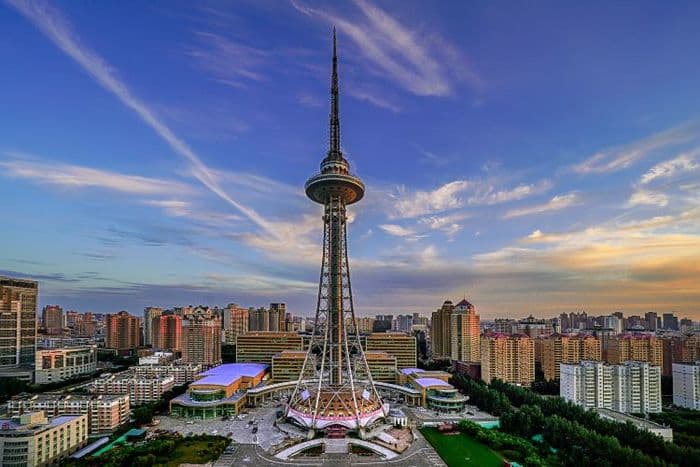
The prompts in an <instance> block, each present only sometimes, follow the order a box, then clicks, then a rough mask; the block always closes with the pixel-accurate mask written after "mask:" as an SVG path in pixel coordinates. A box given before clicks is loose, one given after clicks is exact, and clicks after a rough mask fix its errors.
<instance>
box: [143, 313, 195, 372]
mask: <svg viewBox="0 0 700 467" xmlns="http://www.w3.org/2000/svg"><path fill="white" fill-rule="evenodd" d="M150 331H151V333H152V336H151V338H152V342H151V344H152V346H153V348H154V349H157V350H169V351H172V352H181V351H182V347H183V344H182V316H178V315H173V314H165V315H159V316H156V317H155V318H153V320H152V321H151V329H150ZM197 363H198V362H197Z"/></svg>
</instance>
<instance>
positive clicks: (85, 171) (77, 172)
mask: <svg viewBox="0 0 700 467" xmlns="http://www.w3.org/2000/svg"><path fill="white" fill-rule="evenodd" d="M6 154H7V155H10V156H12V157H25V156H24V155H22V154H18V153H6ZM0 167H2V168H4V169H5V170H4V171H3V172H2V175H4V176H7V177H15V178H25V179H30V180H33V181H35V182H39V183H46V184H50V185H55V186H60V187H63V188H101V189H104V190H110V191H118V192H122V193H129V194H134V195H178V194H179V195H182V194H186V193H191V192H192V188H191V187H189V186H188V185H186V184H183V183H178V182H173V181H169V180H162V179H158V178H149V177H141V176H138V175H125V174H120V173H117V172H111V171H108V170H99V169H93V168H90V167H82V166H78V165H67V164H57V163H51V162H39V161H30V160H26V159H13V160H5V161H0Z"/></svg>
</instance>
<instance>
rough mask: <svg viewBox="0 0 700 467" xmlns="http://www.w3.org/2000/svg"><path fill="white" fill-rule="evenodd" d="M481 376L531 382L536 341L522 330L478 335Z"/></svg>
mask: <svg viewBox="0 0 700 467" xmlns="http://www.w3.org/2000/svg"><path fill="white" fill-rule="evenodd" d="M481 379H482V380H483V381H484V382H485V383H490V382H491V380H493V379H500V380H502V381H505V382H507V383H511V384H518V385H522V386H530V384H532V382H533V381H534V380H535V345H534V342H533V340H532V339H531V338H530V337H528V336H527V335H525V334H485V335H484V336H482V337H481Z"/></svg>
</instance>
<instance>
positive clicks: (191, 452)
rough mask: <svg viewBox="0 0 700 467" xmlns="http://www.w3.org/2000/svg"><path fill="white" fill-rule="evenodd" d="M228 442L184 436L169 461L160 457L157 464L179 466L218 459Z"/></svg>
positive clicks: (169, 466)
mask: <svg viewBox="0 0 700 467" xmlns="http://www.w3.org/2000/svg"><path fill="white" fill-rule="evenodd" d="M224 447H226V443H225V442H223V443H215V442H214V443H213V442H212V441H202V440H198V439H188V438H184V439H183V440H182V441H180V442H179V443H178V445H177V447H176V448H175V449H174V450H173V451H172V452H171V453H170V454H169V455H168V456H167V461H165V462H163V460H162V459H158V462H157V464H156V465H158V466H163V467H178V466H179V465H180V464H206V463H207V462H209V461H212V460H216V459H218V458H219V456H220V455H221V451H223V448H224Z"/></svg>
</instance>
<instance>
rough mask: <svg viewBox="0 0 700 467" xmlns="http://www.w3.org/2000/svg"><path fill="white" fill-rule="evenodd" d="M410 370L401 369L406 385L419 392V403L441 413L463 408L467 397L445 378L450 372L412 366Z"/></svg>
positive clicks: (447, 377)
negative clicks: (426, 369)
mask: <svg viewBox="0 0 700 467" xmlns="http://www.w3.org/2000/svg"><path fill="white" fill-rule="evenodd" d="M411 370H414V371H410V372H405V371H404V370H401V373H402V374H403V375H404V376H405V377H406V381H407V385H409V386H412V387H413V388H415V389H417V390H418V391H419V392H420V394H421V405H422V406H423V407H427V408H428V409H430V410H434V411H436V412H442V413H459V412H462V411H463V410H464V405H465V404H466V402H467V398H466V397H465V396H464V395H462V394H461V393H460V392H459V391H458V390H457V388H455V387H454V386H452V385H451V384H450V383H448V382H447V380H448V379H449V378H450V374H449V373H446V372H444V371H422V370H418V369H416V368H412V369H411Z"/></svg>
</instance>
